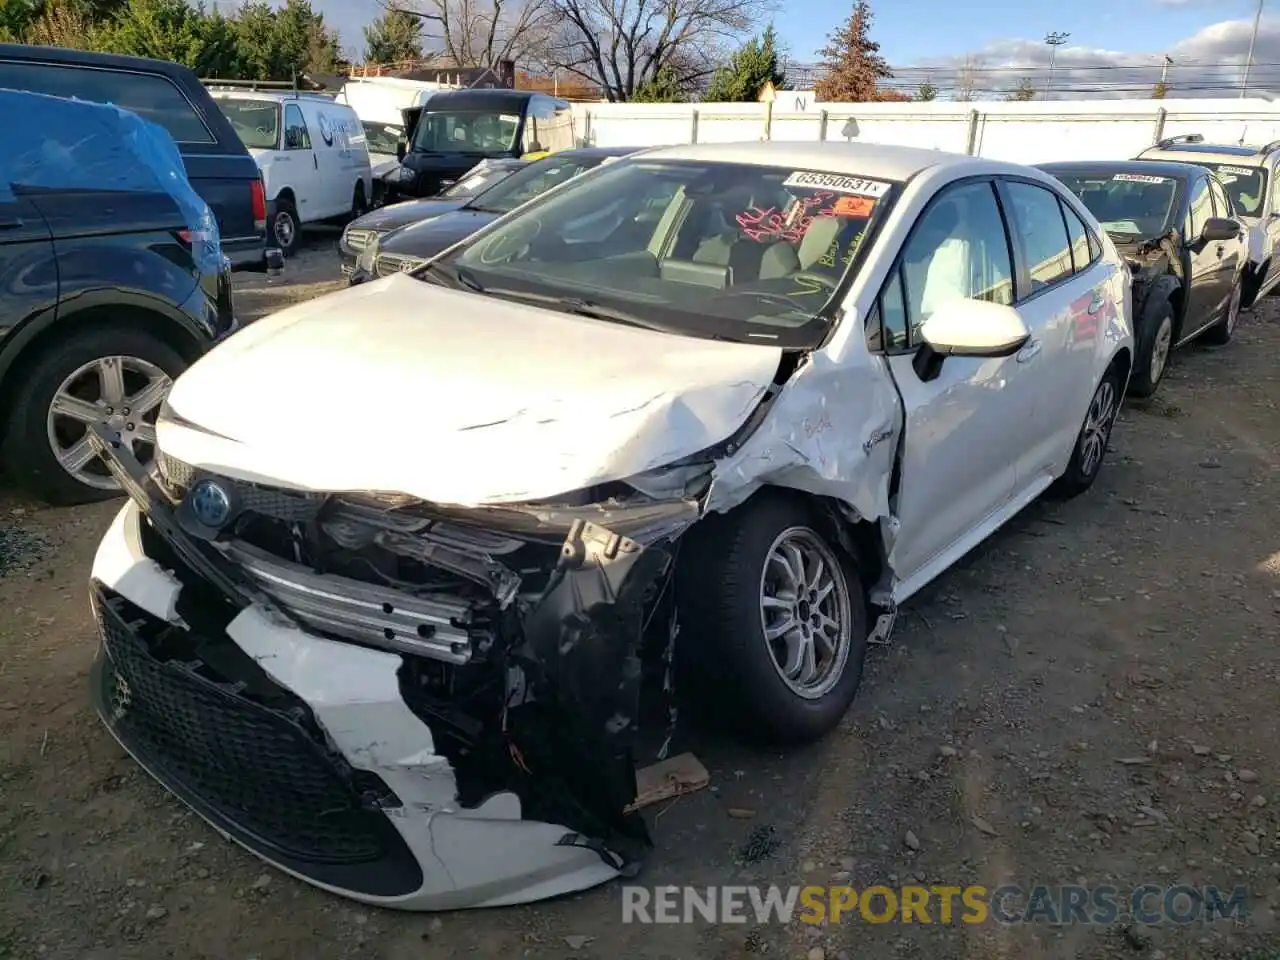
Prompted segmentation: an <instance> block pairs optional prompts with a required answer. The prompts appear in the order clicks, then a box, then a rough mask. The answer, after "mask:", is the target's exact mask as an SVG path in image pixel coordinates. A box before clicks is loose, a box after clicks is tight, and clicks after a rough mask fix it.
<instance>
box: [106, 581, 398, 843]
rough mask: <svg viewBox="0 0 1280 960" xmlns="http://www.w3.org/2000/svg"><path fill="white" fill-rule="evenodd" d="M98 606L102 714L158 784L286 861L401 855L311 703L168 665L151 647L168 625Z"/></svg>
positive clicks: (109, 599)
mask: <svg viewBox="0 0 1280 960" xmlns="http://www.w3.org/2000/svg"><path fill="white" fill-rule="evenodd" d="M94 606H95V608H96V613H97V617H98V625H99V629H100V631H101V635H102V641H103V646H104V651H105V653H106V659H105V661H104V662H103V664H102V677H101V685H102V686H101V690H100V701H99V702H100V704H101V708H102V711H103V714H104V720H105V721H106V722H107V724H108V726H110V727H111V728H112V730H113V731H114V732H115V733H116V735H117V736H118V737H119V738H120V740H121V742H122V743H124V745H125V746H126V747H128V748H129V751H130V752H131V753H133V754H134V755H135V756H136V757H137V758H138V759H139V760H140V761H141V762H142V763H143V765H144V766H146V767H147V768H148V769H149V770H150V771H151V772H152V774H153V775H155V776H156V777H157V778H158V779H159V780H160V781H161V782H162V783H164V784H165V785H166V786H168V787H169V788H170V789H171V790H173V791H174V792H175V793H178V794H179V795H180V796H182V797H183V798H184V799H186V800H187V801H188V802H190V803H192V804H193V805H197V804H199V805H204V806H206V807H208V808H210V811H211V813H212V814H213V815H214V816H215V817H219V818H225V820H226V821H228V822H230V823H231V824H234V825H235V827H237V828H238V829H239V830H241V831H244V832H245V833H247V834H248V835H249V836H250V837H252V838H253V840H254V841H255V842H256V845H257V846H259V847H267V848H270V849H271V850H272V851H275V852H276V853H277V854H279V855H282V856H284V857H287V858H292V859H294V860H298V861H303V862H307V863H315V864H347V865H349V864H359V863H367V862H369V861H373V860H378V859H381V858H383V857H385V856H387V855H388V853H392V852H394V851H393V850H391V848H392V847H394V843H395V841H394V839H391V838H389V836H388V834H389V833H394V828H392V827H391V826H390V823H389V822H388V821H387V819H386V817H385V816H384V815H383V814H381V813H379V812H377V811H375V810H370V809H365V808H364V806H363V805H362V801H361V797H360V796H359V794H358V793H357V791H356V788H355V786H354V783H353V781H352V777H353V774H354V772H353V771H352V770H351V769H350V768H349V767H347V766H346V765H345V763H343V761H342V760H341V758H339V757H337V756H335V755H333V754H331V753H329V752H328V751H327V750H326V749H325V748H324V747H323V746H321V744H320V742H319V741H318V737H319V734H318V732H316V733H312V732H309V731H308V730H307V729H306V726H304V724H306V723H307V721H308V720H309V719H310V718H309V711H308V710H307V708H306V706H305V704H302V702H301V701H296V705H294V706H291V707H289V708H287V709H284V710H277V709H272V708H271V707H268V706H265V705H264V704H263V703H260V702H256V701H255V700H251V699H249V698H248V697H247V696H245V695H244V694H243V693H242V690H243V689H244V688H245V685H246V684H245V682H244V681H241V682H239V683H232V682H229V681H225V680H221V679H218V678H214V677H213V676H210V674H212V672H213V671H212V669H211V668H209V667H207V666H206V665H205V664H204V663H202V662H201V661H200V660H198V659H197V660H191V661H185V660H178V659H170V660H162V659H160V658H158V657H157V656H156V655H155V654H154V653H153V650H156V649H163V648H164V647H165V644H166V642H168V641H169V638H167V637H166V632H170V633H173V634H179V633H181V635H182V636H184V637H186V636H188V635H186V634H185V632H184V631H180V629H179V628H177V627H167V626H164V625H162V624H160V622H159V621H156V620H154V619H152V618H150V617H149V615H148V614H146V613H145V612H144V611H142V610H140V609H139V608H137V607H134V606H133V605H132V604H130V603H129V602H128V601H126V600H124V599H123V598H121V597H118V596H116V595H113V594H108V593H106V592H105V591H101V590H99V591H98V592H97V593H96V594H95V604H94ZM147 634H152V635H153V636H152V637H151V639H150V642H149V641H148V640H147V639H144V636H145V635H147ZM259 682H261V681H259ZM274 689H275V690H277V691H279V693H280V695H281V697H284V696H286V693H285V691H283V690H281V689H280V688H278V687H275V688H274ZM291 699H292V698H291ZM359 776H367V775H366V774H359ZM372 779H374V780H376V778H372ZM379 787H380V790H379V792H381V793H383V794H384V795H389V791H386V788H385V787H383V786H381V785H380V784H379ZM392 801H393V802H394V798H392Z"/></svg>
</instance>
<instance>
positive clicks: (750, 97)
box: [703, 24, 786, 103]
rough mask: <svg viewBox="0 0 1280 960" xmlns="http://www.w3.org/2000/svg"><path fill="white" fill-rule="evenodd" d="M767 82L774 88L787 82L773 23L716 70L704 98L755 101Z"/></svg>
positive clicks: (710, 100)
mask: <svg viewBox="0 0 1280 960" xmlns="http://www.w3.org/2000/svg"><path fill="white" fill-rule="evenodd" d="M766 83H772V84H773V85H774V87H775V88H778V87H781V86H782V85H783V84H784V83H786V76H785V75H784V74H783V72H782V69H781V68H780V67H779V66H778V40H777V35H776V34H775V33H774V30H773V25H772V24H770V25H769V26H768V27H766V28H765V31H764V33H762V34H761V35H760V36H758V37H752V38H751V39H750V40H748V41H747V43H746V44H744V45H743V47H742V49H741V50H739V51H738V52H737V53H735V54H734V55H733V57H732V58H731V59H730V60H729V63H728V65H727V66H723V67H721V68H720V69H719V70H717V71H716V72H715V74H714V75H713V76H712V77H711V84H710V86H709V87H708V88H707V92H706V95H705V96H704V97H703V99H704V100H706V101H709V102H711V103H731V102H732V103H740V102H746V101H753V102H754V101H755V100H756V99H758V98H759V96H760V91H761V89H762V88H763V87H764V85H765V84H766Z"/></svg>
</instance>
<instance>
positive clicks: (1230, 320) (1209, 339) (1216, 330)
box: [1200, 283, 1244, 347]
mask: <svg viewBox="0 0 1280 960" xmlns="http://www.w3.org/2000/svg"><path fill="white" fill-rule="evenodd" d="M1242 286H1243V284H1240V283H1237V284H1236V286H1235V289H1234V290H1232V291H1231V300H1230V301H1229V302H1228V303H1227V312H1226V313H1224V314H1223V315H1222V319H1221V320H1219V321H1218V322H1217V323H1215V324H1214V325H1213V326H1212V327H1210V328H1209V329H1208V330H1206V331H1205V332H1204V333H1202V334H1201V335H1200V339H1201V340H1202V341H1203V342H1205V343H1207V344H1209V345H1210V346H1214V347H1220V346H1222V345H1223V344H1226V343H1230V342H1231V337H1232V335H1233V334H1234V333H1235V332H1236V322H1237V321H1238V320H1239V319H1240V304H1241V301H1242V300H1243V297H1244V294H1243V291H1242V289H1241V288H1242Z"/></svg>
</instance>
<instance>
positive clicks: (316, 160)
mask: <svg viewBox="0 0 1280 960" xmlns="http://www.w3.org/2000/svg"><path fill="white" fill-rule="evenodd" d="M311 162H312V163H314V164H315V166H316V169H317V170H319V169H320V158H319V157H318V156H316V155H315V154H314V153H313V154H312V155H311Z"/></svg>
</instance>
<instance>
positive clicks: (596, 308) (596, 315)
mask: <svg viewBox="0 0 1280 960" xmlns="http://www.w3.org/2000/svg"><path fill="white" fill-rule="evenodd" d="M485 292H486V293H489V294H492V295H493V296H496V297H507V298H509V299H511V300H523V301H525V302H526V303H537V304H545V305H546V306H549V307H552V308H554V309H556V310H560V311H561V312H563V313H571V314H573V315H574V316H577V317H590V318H591V319H592V320H608V321H611V322H612V323H622V324H626V325H627V326H628V327H639V328H641V329H642V330H661V329H662V328H661V327H660V326H658V325H657V324H655V323H653V321H651V320H647V319H645V318H644V317H641V316H639V315H638V314H635V313H628V312H627V311H625V310H615V309H613V308H612V307H606V306H603V305H602V304H599V303H596V302H595V301H594V300H587V299H584V298H583V297H557V296H552V295H550V294H545V293H525V292H524V291H522V290H501V289H497V288H494V287H489V288H487V289H486V291H485Z"/></svg>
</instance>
